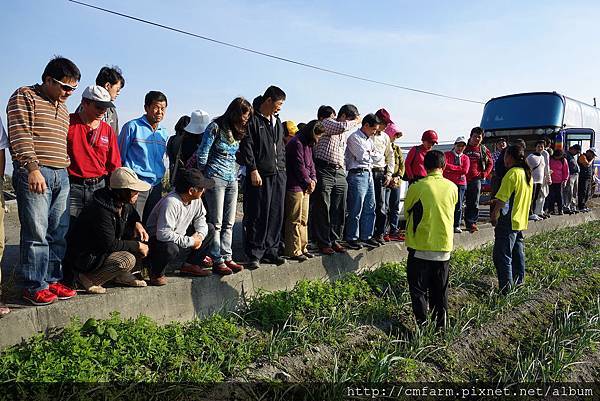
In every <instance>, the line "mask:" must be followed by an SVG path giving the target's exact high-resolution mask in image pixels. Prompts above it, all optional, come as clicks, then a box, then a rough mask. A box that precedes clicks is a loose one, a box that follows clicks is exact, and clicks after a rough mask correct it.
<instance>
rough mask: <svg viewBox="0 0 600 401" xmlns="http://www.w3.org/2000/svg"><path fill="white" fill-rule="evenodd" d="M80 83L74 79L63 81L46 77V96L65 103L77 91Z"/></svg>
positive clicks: (64, 79)
mask: <svg viewBox="0 0 600 401" xmlns="http://www.w3.org/2000/svg"><path fill="white" fill-rule="evenodd" d="M77 84H78V81H77V80H76V79H74V78H66V77H65V78H63V79H61V80H58V79H54V78H52V77H46V94H47V95H48V97H50V99H51V100H53V101H55V102H59V103H65V102H66V101H67V99H68V98H69V96H71V95H72V94H73V92H75V90H76V89H77Z"/></svg>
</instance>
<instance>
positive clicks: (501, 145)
mask: <svg viewBox="0 0 600 401" xmlns="http://www.w3.org/2000/svg"><path fill="white" fill-rule="evenodd" d="M505 148H506V141H500V142H498V143H497V144H496V149H497V150H503V149H505Z"/></svg>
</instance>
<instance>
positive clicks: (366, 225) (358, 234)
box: [346, 171, 375, 241]
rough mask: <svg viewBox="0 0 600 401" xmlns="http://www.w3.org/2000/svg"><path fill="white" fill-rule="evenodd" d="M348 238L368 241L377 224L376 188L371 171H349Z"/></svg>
mask: <svg viewBox="0 0 600 401" xmlns="http://www.w3.org/2000/svg"><path fill="white" fill-rule="evenodd" d="M347 179H348V201H347V208H348V212H347V214H346V240H349V241H356V240H358V239H360V240H361V241H366V240H368V239H369V238H371V236H372V235H373V227H374V226H375V188H374V185H373V175H372V174H371V172H370V171H363V172H357V173H352V172H348V178H347Z"/></svg>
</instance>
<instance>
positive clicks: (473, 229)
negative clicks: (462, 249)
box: [469, 223, 479, 234]
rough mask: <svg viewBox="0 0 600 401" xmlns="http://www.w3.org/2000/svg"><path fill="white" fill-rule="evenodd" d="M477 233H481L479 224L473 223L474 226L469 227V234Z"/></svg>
mask: <svg viewBox="0 0 600 401" xmlns="http://www.w3.org/2000/svg"><path fill="white" fill-rule="evenodd" d="M475 231H479V228H477V224H475V223H473V225H472V226H471V227H469V232H470V233H471V234H473V233H474V232H475Z"/></svg>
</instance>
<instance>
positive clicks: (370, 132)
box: [361, 124, 379, 136]
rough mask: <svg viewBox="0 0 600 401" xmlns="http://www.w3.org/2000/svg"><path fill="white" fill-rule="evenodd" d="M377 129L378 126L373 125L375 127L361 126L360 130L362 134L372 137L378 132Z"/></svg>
mask: <svg viewBox="0 0 600 401" xmlns="http://www.w3.org/2000/svg"><path fill="white" fill-rule="evenodd" d="M378 127H379V126H378V125H377V124H375V125H369V124H365V125H363V126H362V128H361V130H362V132H364V133H365V135H367V136H372V135H375V133H376V132H377V130H378Z"/></svg>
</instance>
